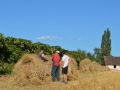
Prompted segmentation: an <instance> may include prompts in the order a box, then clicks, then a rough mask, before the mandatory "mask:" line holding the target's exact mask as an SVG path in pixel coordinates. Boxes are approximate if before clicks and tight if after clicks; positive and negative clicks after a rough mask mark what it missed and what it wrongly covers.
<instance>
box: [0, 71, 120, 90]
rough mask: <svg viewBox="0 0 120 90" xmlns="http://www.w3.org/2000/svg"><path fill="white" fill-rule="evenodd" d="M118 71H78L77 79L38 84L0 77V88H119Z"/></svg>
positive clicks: (63, 89)
mask: <svg viewBox="0 0 120 90" xmlns="http://www.w3.org/2000/svg"><path fill="white" fill-rule="evenodd" d="M119 76H120V72H118V71H106V72H98V73H95V74H88V73H79V77H78V78H77V80H72V81H69V82H68V84H67V85H66V84H64V83H62V81H60V82H54V83H53V82H51V81H50V83H49V84H42V85H38V86H34V85H25V86H16V85H13V84H12V83H13V82H14V81H13V76H10V77H9V78H7V79H3V78H0V90H119V89H120V83H119V81H120V77H119Z"/></svg>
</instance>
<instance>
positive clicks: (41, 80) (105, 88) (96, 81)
mask: <svg viewBox="0 0 120 90" xmlns="http://www.w3.org/2000/svg"><path fill="white" fill-rule="evenodd" d="M47 58H48V62H42V61H41V60H40V59H39V58H38V57H37V55H35V54H25V55H24V56H23V57H22V58H21V59H20V60H19V61H18V62H17V63H16V65H15V68H14V72H15V74H14V75H12V76H9V75H5V76H0V90H119V88H120V84H119V81H120V78H119V76H120V72H119V71H110V70H109V69H108V68H106V67H103V66H101V65H99V64H98V63H96V62H91V61H90V60H89V59H85V60H83V61H82V62H81V64H80V68H81V69H80V70H77V66H76V65H77V64H76V62H75V61H74V59H72V58H71V60H72V61H71V62H70V64H69V73H68V84H64V83H63V82H62V80H61V81H59V82H57V81H56V82H52V81H51V76H50V72H51V57H49V56H48V57H47ZM43 67H44V68H43ZM96 67H97V69H96ZM94 72H95V73H94ZM61 78H62V75H61Z"/></svg>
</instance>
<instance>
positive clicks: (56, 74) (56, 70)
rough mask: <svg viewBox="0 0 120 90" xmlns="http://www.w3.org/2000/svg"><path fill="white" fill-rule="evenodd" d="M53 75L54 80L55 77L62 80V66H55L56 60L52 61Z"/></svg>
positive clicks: (53, 79)
mask: <svg viewBox="0 0 120 90" xmlns="http://www.w3.org/2000/svg"><path fill="white" fill-rule="evenodd" d="M51 75H52V81H53V82H54V81H55V79H56V78H57V80H58V81H59V80H60V66H55V65H54V62H52V71H51Z"/></svg>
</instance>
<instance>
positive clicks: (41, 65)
mask: <svg viewBox="0 0 120 90" xmlns="http://www.w3.org/2000/svg"><path fill="white" fill-rule="evenodd" d="M14 72H15V82H16V84H20V85H26V84H33V85H40V84H42V83H43V82H46V83H47V78H50V69H49V67H48V66H47V65H46V63H45V62H43V61H42V60H40V59H39V58H38V56H37V55H35V54H25V55H23V57H22V58H21V59H20V60H19V61H18V62H17V63H16V65H15V68H14Z"/></svg>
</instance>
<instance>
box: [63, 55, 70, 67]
mask: <svg viewBox="0 0 120 90" xmlns="http://www.w3.org/2000/svg"><path fill="white" fill-rule="evenodd" d="M62 61H64V66H63V67H66V66H68V62H69V57H68V56H67V55H64V56H63V57H62Z"/></svg>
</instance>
